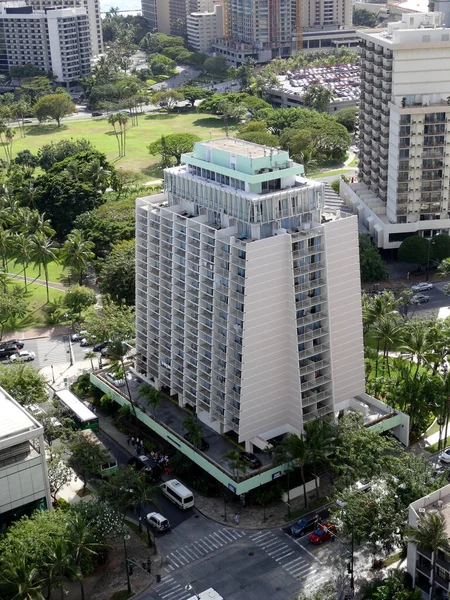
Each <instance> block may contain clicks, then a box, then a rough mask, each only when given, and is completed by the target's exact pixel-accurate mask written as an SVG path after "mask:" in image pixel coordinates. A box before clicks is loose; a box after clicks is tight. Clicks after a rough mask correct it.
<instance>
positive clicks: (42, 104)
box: [34, 93, 76, 127]
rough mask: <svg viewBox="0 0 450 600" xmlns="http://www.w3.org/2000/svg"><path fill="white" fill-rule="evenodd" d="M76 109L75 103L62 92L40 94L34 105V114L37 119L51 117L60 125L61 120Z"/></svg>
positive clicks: (41, 119)
mask: <svg viewBox="0 0 450 600" xmlns="http://www.w3.org/2000/svg"><path fill="white" fill-rule="evenodd" d="M75 111H76V107H75V104H74V103H73V102H72V100H71V98H70V96H69V95H68V94H66V93H62V94H46V95H45V96H41V97H40V98H39V100H38V101H37V102H36V104H35V105H34V114H35V115H36V117H37V119H38V120H39V121H45V120H46V119H53V120H55V121H56V122H57V124H58V127H60V126H61V120H62V119H63V118H64V117H68V116H69V115H71V114H73V113H74V112H75Z"/></svg>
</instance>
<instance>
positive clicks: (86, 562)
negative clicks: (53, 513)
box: [67, 513, 105, 600]
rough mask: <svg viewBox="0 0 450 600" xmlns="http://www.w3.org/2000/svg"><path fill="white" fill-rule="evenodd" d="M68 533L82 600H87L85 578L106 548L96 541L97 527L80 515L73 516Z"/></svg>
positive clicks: (68, 541)
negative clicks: (99, 554)
mask: <svg viewBox="0 0 450 600" xmlns="http://www.w3.org/2000/svg"><path fill="white" fill-rule="evenodd" d="M67 533H68V535H67V543H68V546H69V551H70V553H71V555H72V557H73V559H74V563H75V566H76V567H78V569H79V572H80V575H81V576H80V577H79V581H80V592H81V600H85V591H84V586H83V576H84V575H85V574H87V573H90V572H91V571H92V569H93V566H94V558H95V557H96V556H97V555H98V553H99V551H101V550H103V548H104V547H105V546H104V544H102V543H99V542H97V541H96V531H95V525H94V524H93V523H89V522H88V521H87V520H86V519H85V518H84V517H83V515H82V514H80V513H74V514H73V515H72V518H71V520H70V523H69V530H68V532H67Z"/></svg>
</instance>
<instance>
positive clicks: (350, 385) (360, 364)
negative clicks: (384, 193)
mask: <svg viewBox="0 0 450 600" xmlns="http://www.w3.org/2000/svg"><path fill="white" fill-rule="evenodd" d="M357 225H358V224H357V219H356V217H347V218H345V219H339V220H337V221H331V222H330V223H326V224H325V226H324V231H325V235H324V237H325V253H326V259H327V260H326V277H327V281H328V286H327V287H328V309H329V326H330V347H331V369H332V376H333V396H334V402H335V404H337V403H339V402H342V401H343V400H346V399H347V398H351V397H353V396H357V395H358V394H362V393H364V391H365V379H364V349H363V332H362V309H361V282H360V275H359V246H358V228H357Z"/></svg>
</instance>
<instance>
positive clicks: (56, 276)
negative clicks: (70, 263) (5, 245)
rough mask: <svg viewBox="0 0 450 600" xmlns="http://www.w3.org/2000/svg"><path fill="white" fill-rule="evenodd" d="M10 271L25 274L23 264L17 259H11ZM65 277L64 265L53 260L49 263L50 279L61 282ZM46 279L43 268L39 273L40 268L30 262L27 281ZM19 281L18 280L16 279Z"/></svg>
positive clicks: (9, 263)
mask: <svg viewBox="0 0 450 600" xmlns="http://www.w3.org/2000/svg"><path fill="white" fill-rule="evenodd" d="M8 273H16V274H18V275H22V276H23V266H22V263H21V262H20V261H19V260H18V259H16V261H14V260H11V261H10V262H8ZM63 277H64V267H63V266H62V265H61V264H59V263H56V262H51V263H49V264H48V280H49V281H53V282H54V283H61V279H62V278H63ZM36 278H37V279H45V277H44V273H43V271H42V269H41V274H40V275H39V268H38V267H35V266H33V265H32V264H29V265H28V267H27V281H31V280H32V279H36ZM16 281H17V280H16Z"/></svg>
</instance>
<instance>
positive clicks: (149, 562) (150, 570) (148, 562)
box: [147, 556, 152, 573]
mask: <svg viewBox="0 0 450 600" xmlns="http://www.w3.org/2000/svg"><path fill="white" fill-rule="evenodd" d="M147 571H148V572H149V573H151V572H152V559H151V558H150V556H147Z"/></svg>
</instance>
